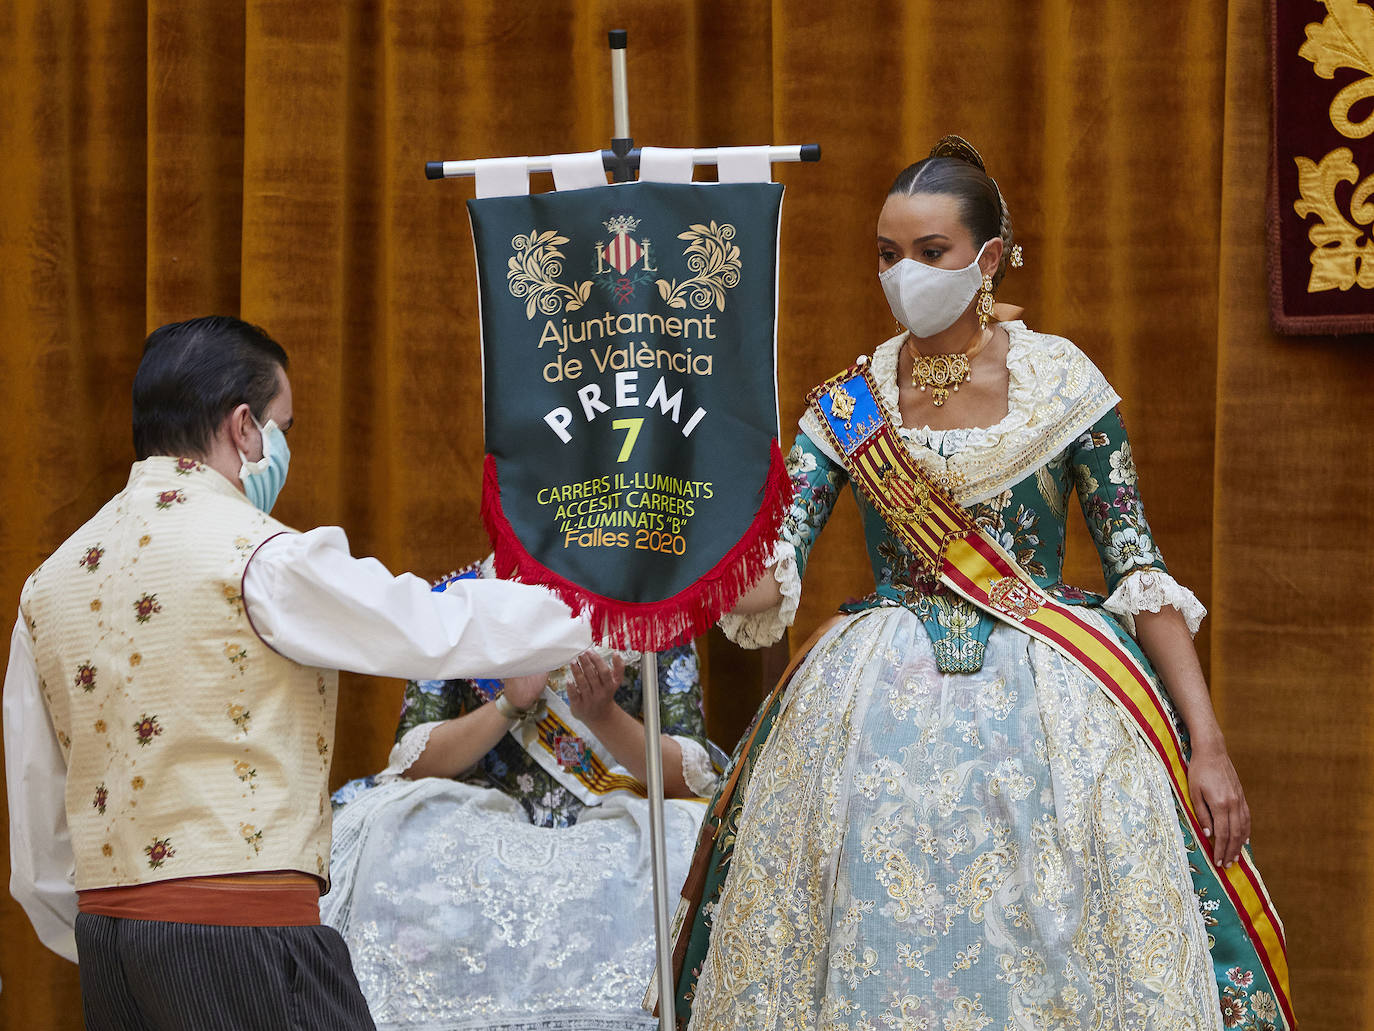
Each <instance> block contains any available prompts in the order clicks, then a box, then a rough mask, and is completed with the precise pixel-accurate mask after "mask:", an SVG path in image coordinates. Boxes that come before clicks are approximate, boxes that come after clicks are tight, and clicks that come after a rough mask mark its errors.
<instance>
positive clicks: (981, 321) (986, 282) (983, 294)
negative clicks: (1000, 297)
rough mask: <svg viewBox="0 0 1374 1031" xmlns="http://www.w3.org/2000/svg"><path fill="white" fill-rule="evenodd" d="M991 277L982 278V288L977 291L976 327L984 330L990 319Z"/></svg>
mask: <svg viewBox="0 0 1374 1031" xmlns="http://www.w3.org/2000/svg"><path fill="white" fill-rule="evenodd" d="M992 303H993V302H992V277H991V276H984V277H983V287H982V289H981V290H979V291H978V325H979V327H980V328H982V329H986V328H987V325H988V320H989V319H991V318H992Z"/></svg>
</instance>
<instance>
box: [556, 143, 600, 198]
mask: <svg viewBox="0 0 1374 1031" xmlns="http://www.w3.org/2000/svg"><path fill="white" fill-rule="evenodd" d="M549 163H550V164H552V165H553V188H554V189H555V190H558V191H560V192H562V191H566V190H589V189H591V188H592V187H593V186H605V185H606V166H605V165H604V164H603V163H602V161H601V151H599V150H589V151H587V152H586V153H585V154H554V155H552V156H551V157H550V158H549Z"/></svg>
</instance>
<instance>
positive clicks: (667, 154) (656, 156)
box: [639, 147, 694, 183]
mask: <svg viewBox="0 0 1374 1031" xmlns="http://www.w3.org/2000/svg"><path fill="white" fill-rule="evenodd" d="M693 158H694V152H693V151H692V149H691V148H690V147H641V148H640V151H639V181H640V182H642V183H690V182H691V181H692V166H693V164H694V161H693Z"/></svg>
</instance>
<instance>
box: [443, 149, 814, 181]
mask: <svg viewBox="0 0 1374 1031" xmlns="http://www.w3.org/2000/svg"><path fill="white" fill-rule="evenodd" d="M720 150H721V148H717V147H703V148H694V149H693V150H692V164H693V165H714V164H717V163H718V162H719V160H720ZM561 156H562V155H556V154H544V155H541V156H539V157H528V158H526V159H525V170H526V171H527V172H551V171H553V161H554V158H555V157H561ZM820 159H821V145H820V144H819V143H800V144H792V145H790V146H777V147H769V148H768V160H769V161H780V162H787V161H819V160H820ZM627 160H628V162H629V165H630V167H631V168H638V167H639V148H638V147H636V148H634V149H633V150H631V151H630V153H629V155H628V158H627ZM601 162H602V164H604V165H605V166H606V170H607V171H610V170H612V169H613V168H615V167H616V165H617V164H618V163H619V162H620V158H619V157H617V156H616V153H615V151H613V150H603V151H602V152H601ZM476 174H477V162H476V161H426V162H425V178H426V179H459V178H462V177H463V176H465V175H476Z"/></svg>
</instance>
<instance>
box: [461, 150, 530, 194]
mask: <svg viewBox="0 0 1374 1031" xmlns="http://www.w3.org/2000/svg"><path fill="white" fill-rule="evenodd" d="M474 164H476V166H477V169H476V176H477V196H478V197H524V196H526V195H528V194H529V192H530V173H529V172H528V171H527V167H528V164H529V159H528V158H482V159H480V160H478V161H476V162H474Z"/></svg>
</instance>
